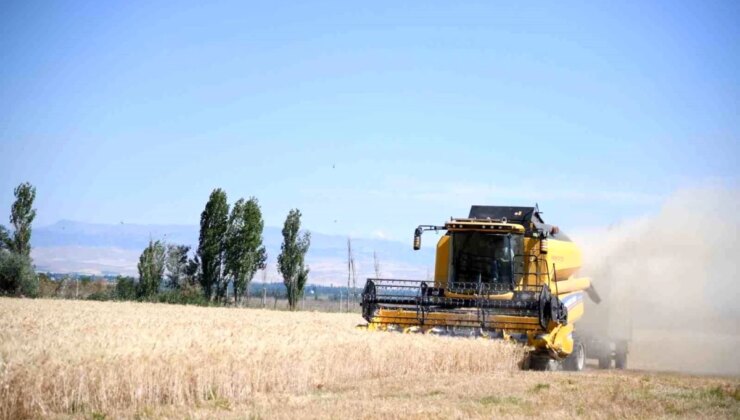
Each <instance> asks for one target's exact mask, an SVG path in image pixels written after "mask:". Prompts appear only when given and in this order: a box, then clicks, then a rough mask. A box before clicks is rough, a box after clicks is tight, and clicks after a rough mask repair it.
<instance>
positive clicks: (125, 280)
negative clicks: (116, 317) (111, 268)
mask: <svg viewBox="0 0 740 420" xmlns="http://www.w3.org/2000/svg"><path fill="white" fill-rule="evenodd" d="M113 298H114V299H116V300H135V299H136V281H135V280H134V279H133V277H122V276H118V279H116V288H115V290H114V291H113Z"/></svg>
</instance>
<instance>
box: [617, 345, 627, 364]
mask: <svg viewBox="0 0 740 420" xmlns="http://www.w3.org/2000/svg"><path fill="white" fill-rule="evenodd" d="M614 367H616V368H617V369H626V368H627V342H626V341H619V342H617V351H616V353H615V355H614Z"/></svg>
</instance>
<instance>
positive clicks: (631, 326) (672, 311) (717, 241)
mask: <svg viewBox="0 0 740 420" xmlns="http://www.w3.org/2000/svg"><path fill="white" fill-rule="evenodd" d="M739 211H740V190H737V189H732V188H725V187H711V188H701V189H688V190H682V191H679V192H677V193H675V194H674V195H672V196H670V197H669V198H667V199H666V200H665V202H664V203H663V206H662V208H661V210H660V211H659V213H658V214H655V215H652V216H646V217H643V218H640V219H637V220H631V221H627V222H624V223H621V224H619V225H617V226H612V227H610V228H608V229H605V230H600V231H590V232H584V233H582V234H581V235H573V236H574V240H576V241H577V242H578V243H579V244H580V245H581V249H582V251H583V256H584V265H583V273H584V274H585V275H588V276H590V277H591V278H592V281H593V284H594V286H595V288H596V290H597V291H598V292H599V294H600V295H601V297H602V299H603V301H602V303H601V304H600V305H596V304H594V303H593V302H590V301H587V308H586V311H587V312H586V315H585V316H584V319H583V320H581V321H579V325H578V328H579V329H581V330H582V331H590V332H593V333H599V334H602V335H609V336H611V337H612V338H618V339H622V338H624V339H630V340H631V344H630V354H629V358H628V360H629V362H628V363H629V367H630V368H635V369H651V370H652V369H655V370H669V371H682V372H690V373H711V374H721V375H740V358H738V357H737V353H736V352H737V351H738V349H740V328H739V327H738V323H739V322H740V304H738V299H740V276H738V265H740V264H738V261H740V255H739V253H740V247H739V245H740V243H739V242H738V237H739V236H740V214H739V213H738V212H739Z"/></svg>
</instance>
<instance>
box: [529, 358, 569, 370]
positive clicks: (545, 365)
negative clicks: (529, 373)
mask: <svg viewBox="0 0 740 420" xmlns="http://www.w3.org/2000/svg"><path fill="white" fill-rule="evenodd" d="M525 366H526V368H527V370H538V371H556V370H560V369H561V368H562V366H561V363H560V362H559V361H557V360H555V359H553V358H551V357H550V356H548V355H544V354H538V355H530V356H528V360H527V363H525Z"/></svg>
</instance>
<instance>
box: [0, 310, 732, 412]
mask: <svg viewBox="0 0 740 420" xmlns="http://www.w3.org/2000/svg"><path fill="white" fill-rule="evenodd" d="M0 320H2V323H1V325H0V417H1V418H33V417H55V418H56V417H80V418H91V417H92V418H106V417H107V418H119V417H127V418H152V417H153V418H159V417H172V418H182V417H191V418H201V417H206V418H212V417H219V418H223V417H234V418H245V417H249V418H348V417H349V418H354V417H358V418H376V417H391V418H414V417H424V418H429V417H432V418H462V417H490V416H492V415H498V416H507V417H511V416H514V417H519V416H537V415H539V414H541V413H543V412H547V413H549V414H550V415H551V416H553V417H559V418H570V417H573V416H574V415H583V416H587V417H597V418H599V417H614V416H616V417H634V418H639V417H643V416H685V417H737V416H740V405H739V403H738V399H740V387H739V386H740V381H738V380H737V378H704V377H688V376H681V375H670V374H647V373H624V374H621V373H615V372H598V371H593V372H582V373H578V374H568V373H542V372H521V371H519V370H518V368H517V364H518V362H519V361H520V360H521V358H522V357H523V354H524V350H523V349H522V348H520V347H518V346H515V345H512V344H508V343H504V342H500V341H491V340H471V339H459V338H457V339H456V338H448V337H435V336H421V335H404V334H394V333H373V332H368V331H363V330H358V329H356V328H354V327H355V326H356V325H357V324H358V323H361V322H362V319H361V318H360V317H359V316H358V315H356V314H336V313H333V314H329V313H316V312H310V313H309V312H297V313H290V312H279V311H270V310H260V309H235V308H204V307H192V306H181V305H166V304H149V303H131V302H125V303H124V302H121V303H118V302H88V301H68V300H28V299H9V298H0ZM564 395H565V397H564Z"/></svg>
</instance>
